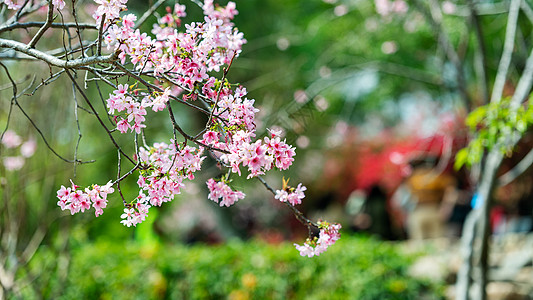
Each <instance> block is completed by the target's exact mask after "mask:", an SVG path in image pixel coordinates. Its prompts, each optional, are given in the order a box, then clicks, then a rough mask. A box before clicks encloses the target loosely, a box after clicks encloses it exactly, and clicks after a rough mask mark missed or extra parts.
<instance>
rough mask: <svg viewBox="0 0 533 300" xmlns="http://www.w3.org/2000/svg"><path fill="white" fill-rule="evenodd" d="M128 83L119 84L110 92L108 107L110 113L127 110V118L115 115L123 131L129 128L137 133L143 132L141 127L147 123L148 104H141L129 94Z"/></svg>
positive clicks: (120, 129)
mask: <svg viewBox="0 0 533 300" xmlns="http://www.w3.org/2000/svg"><path fill="white" fill-rule="evenodd" d="M127 93H128V85H126V84H119V85H118V88H117V89H116V90H115V91H114V92H113V94H109V98H108V99H107V108H108V109H109V113H110V114H112V115H114V114H115V110H117V111H118V112H122V111H125V113H126V115H125V117H126V118H125V119H124V118H123V117H118V116H117V117H115V120H117V119H118V118H120V120H117V129H118V130H119V131H120V132H121V133H125V132H128V130H131V131H135V132H136V133H141V129H142V128H145V127H146V125H144V124H143V122H144V121H145V117H144V116H145V115H146V108H145V107H146V106H148V104H144V103H143V105H141V103H139V102H137V101H135V100H134V99H133V98H132V97H131V96H129V95H127Z"/></svg>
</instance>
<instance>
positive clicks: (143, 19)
mask: <svg viewBox="0 0 533 300" xmlns="http://www.w3.org/2000/svg"><path fill="white" fill-rule="evenodd" d="M165 1H166V0H158V1H157V2H156V3H154V4H153V5H152V6H151V7H150V8H149V9H148V10H147V11H145V12H144V14H143V15H142V16H141V17H140V18H139V20H138V21H137V24H135V29H137V28H139V27H141V26H142V24H144V22H146V20H148V18H149V17H150V16H151V15H152V14H153V13H154V12H155V11H156V9H158V8H159V6H161V5H162V4H163V3H165Z"/></svg>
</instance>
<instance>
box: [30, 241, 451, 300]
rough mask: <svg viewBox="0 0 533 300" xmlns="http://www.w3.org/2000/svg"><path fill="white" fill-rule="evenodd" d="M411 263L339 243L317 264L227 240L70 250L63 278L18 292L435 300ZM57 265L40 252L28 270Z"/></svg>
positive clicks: (361, 244) (50, 275)
mask: <svg viewBox="0 0 533 300" xmlns="http://www.w3.org/2000/svg"><path fill="white" fill-rule="evenodd" d="M416 256H417V255H415V254H409V255H408V254H401V252H399V251H398V248H397V246H395V245H393V244H390V243H384V242H380V241H377V240H374V239H370V238H365V237H350V236H347V235H346V236H343V238H342V239H341V240H339V242H338V243H337V244H336V245H335V247H331V249H330V250H328V252H326V253H324V254H323V255H321V256H319V257H314V258H307V257H301V256H299V254H298V253H297V252H296V251H295V250H294V247H293V246H292V245H291V244H289V243H282V244H279V245H269V244H265V243H264V242H260V241H252V242H248V243H244V242H241V241H238V240H232V241H230V242H228V243H226V244H225V245H218V246H204V245H199V244H198V245H194V246H185V245H173V246H171V245H164V246H163V245H161V244H158V243H144V244H143V243H135V242H116V241H115V242H113V241H109V240H106V241H101V242H96V243H90V244H89V243H84V242H83V243H80V244H77V243H76V241H73V242H72V249H71V254H70V257H69V258H68V259H69V260H70V264H69V270H70V272H69V273H68V275H67V276H66V277H62V276H61V274H62V271H61V270H60V269H56V270H52V271H51V272H47V273H44V274H42V275H41V276H39V277H38V278H37V279H36V280H37V281H38V283H39V284H38V285H37V286H38V288H37V289H35V290H32V289H31V288H30V287H27V288H25V289H24V290H23V291H22V295H23V298H24V299H36V298H38V295H42V296H44V298H54V299H224V298H229V299H421V297H426V299H441V298H442V297H443V296H442V292H443V286H442V285H441V284H435V283H432V282H430V281H426V280H423V279H416V278H411V277H409V275H408V273H407V269H408V266H409V264H410V263H411V262H412V261H413V259H414V258H415V257H416ZM54 259H57V257H56V256H55V255H54V253H53V252H50V251H48V250H47V248H46V247H43V248H42V249H41V250H40V251H39V253H38V256H37V257H36V259H34V260H33V261H32V263H31V265H30V266H29V272H30V273H31V272H39V270H42V268H43V267H44V266H46V265H47V264H50V260H54Z"/></svg>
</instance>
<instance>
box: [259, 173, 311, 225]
mask: <svg viewBox="0 0 533 300" xmlns="http://www.w3.org/2000/svg"><path fill="white" fill-rule="evenodd" d="M256 178H257V179H258V180H259V181H260V182H261V183H262V184H263V185H264V186H265V188H266V189H267V190H268V191H269V192H271V193H272V194H273V195H276V191H275V190H274V189H273V188H272V187H271V186H270V185H269V184H268V183H267V182H266V181H265V179H263V177H261V176H257V177H256ZM283 203H285V205H286V206H287V207H288V208H289V209H290V210H291V211H292V212H293V213H294V215H295V216H296V219H298V221H300V222H301V223H302V224H303V225H305V226H307V228H308V229H309V232H312V230H311V228H312V227H313V228H316V229H318V228H319V226H318V224H317V223H315V222H313V221H311V220H309V219H308V218H306V217H305V216H304V214H303V213H302V212H301V211H299V210H298V209H297V208H296V207H294V206H293V205H291V204H290V203H288V202H283Z"/></svg>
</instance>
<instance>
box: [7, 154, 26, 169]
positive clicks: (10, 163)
mask: <svg viewBox="0 0 533 300" xmlns="http://www.w3.org/2000/svg"><path fill="white" fill-rule="evenodd" d="M23 166H24V158H23V157H21V156H6V157H4V167H5V168H6V170H8V171H16V170H20V169H22V167H23Z"/></svg>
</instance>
